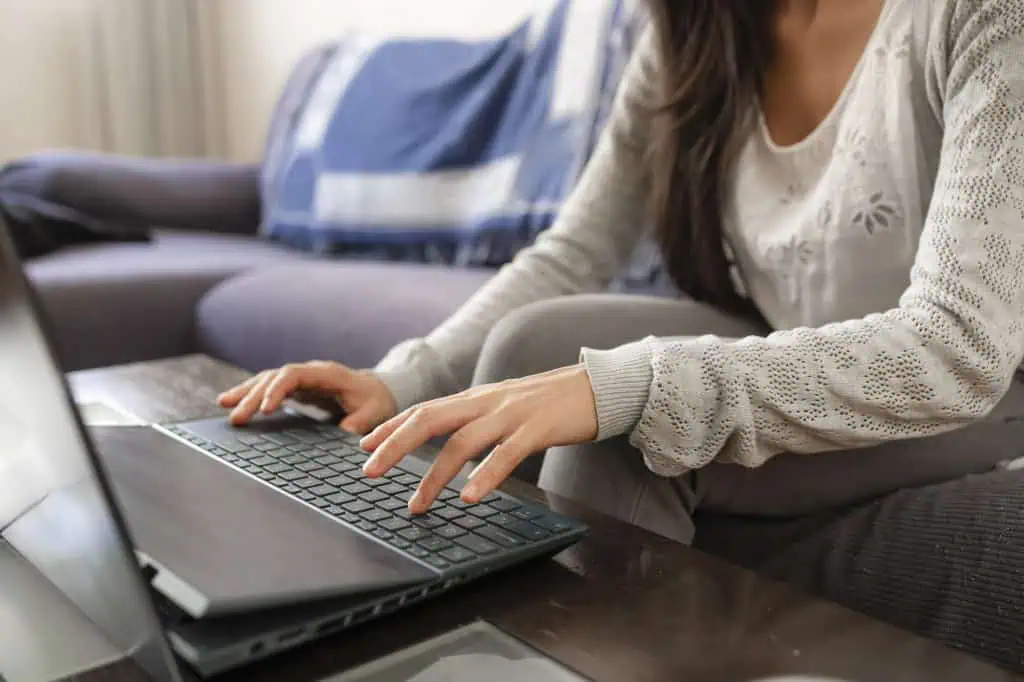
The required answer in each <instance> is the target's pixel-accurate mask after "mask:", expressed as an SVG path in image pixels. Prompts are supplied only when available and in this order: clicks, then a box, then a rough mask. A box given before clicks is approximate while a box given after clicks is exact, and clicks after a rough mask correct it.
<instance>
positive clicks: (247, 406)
mask: <svg viewBox="0 0 1024 682" xmlns="http://www.w3.org/2000/svg"><path fill="white" fill-rule="evenodd" d="M274 376H275V372H266V373H265V374H263V375H262V376H261V378H260V380H259V381H257V382H256V385H254V386H253V387H252V388H251V389H250V390H249V393H248V394H247V395H246V396H245V397H244V398H242V400H241V402H239V403H238V406H237V407H235V409H234V410H232V411H231V415H230V419H231V423H232V424H234V425H235V426H241V425H242V424H245V423H246V422H248V421H249V420H250V419H252V418H253V415H255V414H256V411H257V410H258V409H259V407H260V402H262V400H263V393H264V392H265V391H266V389H267V385H268V384H269V383H270V382H271V381H273V379H274Z"/></svg>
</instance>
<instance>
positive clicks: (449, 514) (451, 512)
mask: <svg viewBox="0 0 1024 682" xmlns="http://www.w3.org/2000/svg"><path fill="white" fill-rule="evenodd" d="M434 513H435V514H437V515H438V516H440V517H441V518H442V519H447V520H449V521H451V520H452V519H457V518H459V517H460V516H465V513H464V512H463V511H462V510H460V509H455V508H453V507H440V508H439V509H436V510H434Z"/></svg>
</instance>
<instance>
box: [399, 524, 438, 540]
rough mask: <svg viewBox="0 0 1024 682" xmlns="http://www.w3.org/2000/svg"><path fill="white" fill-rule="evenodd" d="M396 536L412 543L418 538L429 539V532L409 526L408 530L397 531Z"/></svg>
mask: <svg viewBox="0 0 1024 682" xmlns="http://www.w3.org/2000/svg"><path fill="white" fill-rule="evenodd" d="M398 534H399V535H401V536H402V537H403V538H405V539H406V540H410V541H412V542H415V541H416V540H419V539H420V538H428V537H430V531H428V530H425V529H423V528H420V527H418V526H409V527H408V528H405V529H403V530H400V531H398Z"/></svg>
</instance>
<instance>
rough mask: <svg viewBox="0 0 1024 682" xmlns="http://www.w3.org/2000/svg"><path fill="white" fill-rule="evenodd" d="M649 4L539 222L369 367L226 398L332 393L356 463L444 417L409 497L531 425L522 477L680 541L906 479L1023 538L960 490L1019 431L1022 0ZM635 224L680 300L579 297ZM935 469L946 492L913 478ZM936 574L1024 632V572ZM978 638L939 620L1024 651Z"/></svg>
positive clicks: (250, 407) (984, 526) (253, 406)
mask: <svg viewBox="0 0 1024 682" xmlns="http://www.w3.org/2000/svg"><path fill="white" fill-rule="evenodd" d="M652 5H653V9H654V16H653V18H654V24H653V30H652V31H651V33H650V35H648V36H647V37H646V38H645V40H644V42H643V44H642V45H641V46H640V47H639V48H638V52H637V55H636V56H635V58H634V60H633V64H632V66H631V68H630V70H629V73H628V74H627V76H626V78H625V80H624V83H623V86H622V88H621V92H620V94H619V97H618V101H617V106H616V111H615V113H614V115H613V117H612V120H611V121H610V123H609V126H608V130H607V131H606V133H605V135H604V137H603V139H602V142H601V143H600V145H599V148H598V149H597V151H596V152H595V155H594V157H593V159H592V161H591V163H590V165H589V167H588V169H587V171H586V172H585V174H584V176H583V177H582V179H581V181H580V183H579V186H578V188H577V190H576V191H575V193H574V195H573V196H572V198H571V200H570V201H569V202H568V204H567V205H566V206H565V208H564V211H563V213H562V215H561V216H560V219H559V221H558V223H557V225H556V226H555V227H553V228H552V229H551V230H550V231H549V232H547V233H546V234H544V235H543V236H542V237H541V238H540V239H538V241H537V243H536V244H535V245H534V246H533V247H531V248H529V249H526V250H525V251H523V252H522V253H521V254H520V255H519V256H518V257H517V258H516V259H515V261H514V262H513V263H512V264H511V265H509V266H508V267H506V268H504V269H503V270H502V271H501V272H500V274H498V275H497V276H496V277H495V278H494V279H493V280H492V281H491V282H490V283H489V284H488V285H487V286H485V287H484V288H483V289H482V290H481V291H480V292H479V293H478V294H477V295H476V296H475V297H474V298H473V299H472V300H470V301H469V302H468V303H467V304H466V305H465V306H464V307H463V308H462V309H461V310H460V311H459V312H458V313H456V314H455V315H454V316H453V317H452V318H451V319H449V320H448V321H447V322H445V323H444V324H443V325H441V326H440V327H439V328H438V329H437V330H436V331H434V332H433V333H432V334H431V335H430V336H428V337H427V338H425V339H417V340H412V341H409V342H406V343H404V344H402V345H400V346H398V347H397V348H395V349H394V350H393V351H392V352H391V353H390V354H389V355H388V357H387V358H386V359H385V360H384V361H383V362H382V363H381V364H380V365H379V366H378V367H377V368H376V369H375V370H373V371H355V370H351V369H348V368H345V367H342V366H339V365H336V364H331V363H321V362H314V363H310V364H306V365H300V366H289V367H285V368H282V369H279V370H272V371H268V372H264V373H262V374H260V375H259V376H257V377H255V378H254V379H252V380H250V381H248V382H246V383H244V384H242V385H240V386H238V387H236V388H234V389H232V390H231V391H228V392H227V393H225V394H224V395H223V396H222V397H221V403H222V404H223V405H224V406H228V407H232V408H234V411H233V419H234V420H235V421H236V422H237V423H242V422H244V421H246V420H247V419H249V418H251V417H252V416H253V415H254V414H255V413H256V412H257V411H260V410H262V411H264V412H272V411H274V410H276V409H277V408H278V407H279V406H280V404H281V401H282V400H283V399H284V398H285V397H286V396H288V395H290V394H292V393H293V392H295V391H297V390H300V389H313V390H319V391H323V392H326V393H329V394H331V395H334V396H336V397H337V399H338V400H339V401H340V403H341V404H342V406H343V407H344V408H345V410H346V411H347V414H348V416H347V417H346V419H345V420H344V421H343V422H342V424H341V426H342V428H345V429H349V430H352V431H355V432H359V433H361V434H368V435H366V436H365V438H364V439H363V445H364V447H365V448H366V449H367V450H368V451H370V452H372V453H373V456H372V457H371V459H370V460H369V462H367V464H366V467H365V471H366V474H367V475H368V476H380V475H382V474H383V473H385V472H386V471H387V470H388V468H389V467H391V466H393V465H394V464H395V463H397V462H398V461H400V460H401V459H402V458H403V457H404V456H405V455H406V454H408V453H409V452H410V451H411V450H413V449H414V448H416V447H417V446H419V445H421V444H423V443H424V442H426V441H427V440H428V439H430V438H432V437H435V436H443V435H450V436H451V438H450V439H449V440H448V441H447V444H446V445H445V447H444V449H443V451H442V453H441V455H440V456H439V457H438V458H437V460H436V461H435V463H434V464H433V466H432V467H431V469H430V471H429V473H428V474H427V475H426V477H425V478H424V480H423V481H422V484H421V485H420V488H419V491H418V493H417V495H416V496H415V497H414V498H413V499H412V500H411V502H410V507H411V508H412V510H413V511H415V512H422V511H424V510H426V509H427V508H428V507H429V505H430V504H431V502H432V501H433V500H434V498H435V496H436V495H437V493H438V492H439V490H440V488H441V487H442V486H443V485H444V484H445V483H447V482H448V481H449V480H450V479H451V478H452V477H453V476H454V475H455V473H456V472H457V471H459V470H460V469H461V468H462V466H463V465H464V464H465V463H466V462H467V461H468V460H470V459H472V458H475V457H477V456H478V455H481V454H484V453H485V452H487V451H489V454H487V456H486V458H485V459H484V460H483V462H482V463H481V464H480V465H479V466H478V467H477V468H476V470H475V471H474V475H473V477H472V479H471V481H470V483H469V484H468V485H467V487H466V488H465V489H464V490H463V493H462V495H463V498H464V499H465V500H466V501H469V502H472V501H476V500H479V499H480V498H481V497H483V496H484V495H486V494H487V493H488V492H489V491H490V490H492V489H493V488H494V487H495V486H497V485H498V484H499V483H500V482H501V481H502V480H503V479H504V478H505V477H507V476H508V475H509V474H510V473H511V472H512V471H513V470H514V469H515V468H516V467H517V466H518V465H519V464H520V463H521V462H522V461H523V460H524V459H525V458H527V457H528V456H529V455H531V453H537V452H542V451H545V450H549V452H548V455H547V457H546V458H545V461H544V468H543V471H542V473H541V485H542V486H543V487H545V488H547V489H550V490H552V491H554V492H558V493H561V494H563V495H566V496H569V497H572V498H576V499H579V500H581V501H583V502H584V503H587V504H590V505H592V506H596V507H598V508H601V509H604V510H605V511H608V512H610V513H612V514H615V515H617V516H620V517H622V518H625V519H626V520H629V521H632V522H635V523H639V524H641V525H644V526H646V527H648V528H651V529H653V530H656V531H658V532H661V533H664V534H666V535H669V536H671V537H674V538H677V539H679V540H682V541H690V540H691V539H692V535H693V524H692V522H691V517H692V513H693V512H694V510H695V509H702V510H711V511H715V512H724V513H729V514H745V515H763V516H768V517H771V516H799V515H807V514H812V513H815V512H821V511H823V510H841V509H846V508H848V507H849V506H850V505H852V504H854V503H857V502H863V501H864V500H868V499H873V498H880V497H881V498H883V499H887V498H885V497H884V496H886V495H888V494H890V493H894V491H901V490H902V491H908V490H909V491H919V494H920V495H922V496H923V497H919V498H914V499H919V500H927V502H921V503H920V504H919V505H918V506H919V507H920V506H921V505H924V506H926V507H928V506H931V507H936V506H943V507H948V508H949V509H951V510H952V509H956V510H966V509H967V508H968V507H969V506H970V505H971V504H973V505H975V507H973V508H972V509H973V511H961V512H958V513H960V517H957V516H956V513H954V512H949V513H948V514H947V513H946V510H943V514H946V516H945V517H938V516H936V517H935V519H936V520H935V521H934V523H936V524H938V523H942V524H946V525H944V526H943V527H947V526H948V527H955V528H958V529H962V530H964V532H967V533H976V534H981V535H982V536H985V535H986V534H988V535H994V534H995V533H996V532H997V531H998V532H1001V533H1003V536H1000V537H1005V534H1006V533H1010V534H1013V533H1016V537H1019V536H1020V531H1019V530H1017V529H1018V528H1019V527H1020V525H1021V523H1024V519H1021V517H1020V514H1019V513H1017V515H1016V517H1015V519H1016V521H1014V522H1013V523H1011V522H1008V521H1006V517H1005V514H1004V515H1003V516H991V515H989V516H986V515H984V514H982V513H980V512H978V510H979V509H981V510H984V509H991V505H989V504H988V501H986V499H985V495H986V494H989V493H985V490H987V488H985V486H981V487H980V488H978V486H974V487H968V488H966V489H965V488H963V487H962V486H963V485H965V483H964V482H965V481H966V482H972V481H974V480H975V479H968V478H965V476H967V475H968V474H972V473H979V472H991V471H996V470H998V468H999V467H1000V465H1001V463H1004V462H1006V461H1009V460H1012V459H1013V458H1015V457H1019V456H1020V454H1022V453H1021V452H1020V451H1019V450H1018V445H1017V442H1018V441H1017V438H1016V435H1017V434H1018V433H1019V431H1014V430H1013V429H1014V428H1015V422H1014V420H1015V419H1017V418H1024V390H1022V387H1021V385H1020V384H1019V383H1014V382H1013V379H1014V375H1015V372H1016V370H1017V369H1018V366H1019V365H1020V364H1021V360H1022V356H1024V286H1022V285H1024V281H1022V277H1024V275H1022V273H1024V62H1022V61H1021V55H1024V3H1021V2H1020V1H1019V0H777V1H776V2H774V3H770V2H761V1H759V0H686V1H680V0H658V1H656V2H653V3H652ZM648 219H649V220H648ZM649 222H652V223H653V229H654V236H655V237H656V239H657V242H658V243H659V245H660V247H661V251H662V255H663V259H664V262H665V264H666V267H667V269H668V271H669V273H670V274H671V276H672V278H673V280H674V281H675V283H676V284H677V285H678V287H679V289H680V290H681V291H682V292H684V293H685V297H681V298H682V300H662V299H643V298H637V297H614V296H608V295H599V294H594V293H592V292H599V291H601V290H602V289H603V288H605V286H606V285H607V284H608V282H609V281H610V280H611V279H612V278H613V277H614V276H615V275H616V274H617V273H618V271H619V270H620V268H622V267H623V265H624V263H625V262H626V260H627V258H628V257H629V255H630V254H631V252H632V250H633V248H634V247H635V245H636V244H637V243H638V241H639V240H640V239H641V238H642V237H643V235H644V227H643V226H645V225H647V224H648V223H649ZM581 294H583V295H581ZM772 329H774V330H778V331H774V332H772V333H768V332H769V331H770V330H772ZM581 348H582V352H581ZM516 377H521V378H516ZM470 384H472V385H473V386H475V387H474V388H470V389H468V390H463V389H465V387H466V386H468V385H470ZM925 437H927V438H925ZM627 438H628V441H627ZM979 442H980V443H982V444H983V446H981V447H979V445H978V444H979ZM645 465H646V466H645ZM989 478H992V479H997V481H996V483H995V484H994V486H995V488H998V489H999V490H1000V491H1005V489H1007V486H1010V487H1011V488H1012V487H1014V486H1016V485H1017V484H1018V483H1024V477H1019V476H1017V475H1016V474H1014V473H1011V472H1003V473H994V474H990V476H989ZM986 480H988V479H986ZM1008 481H1009V483H1008ZM942 482H951V483H949V484H948V485H955V486H961V487H954V488H949V489H946V488H942V486H939V488H937V489H936V488H934V487H933V488H927V489H920V487H921V486H925V485H928V484H934V483H942ZM970 485H972V486H973V485H974V484H973V483H971V484H970ZM1000 486H1001V487H1000ZM995 488H993V490H994V489H995ZM979 490H980V492H978V491H979ZM925 491H926V492H925ZM894 494H898V493H894ZM998 494H999V495H1002V494H1003V493H1001V492H1000V493H998ZM991 495H997V493H995V492H993V493H991ZM993 499H994V498H993ZM1000 499H1002V498H1000ZM965 500H966V501H965ZM997 506H998V505H997ZM999 508H1000V509H1010V508H1009V507H1006V506H1005V505H1003V506H999ZM908 509H910V511H908V512H907V513H908V514H911V515H912V516H914V518H915V519H916V521H915V523H919V522H920V518H919V517H918V516H916V514H917V507H914V505H913V504H910V505H909V507H908ZM1007 513H1009V512H1007ZM1015 513H1016V512H1015ZM958 523H961V524H963V525H961V526H958V525H957V524H958ZM907 532H908V533H909V531H907ZM915 538H919V536H918V535H911V536H910V537H909V539H908V540H907V541H908V542H911V541H914V539H915ZM929 542H931V541H929ZM931 544H932V545H934V542H931ZM925 546H926V547H927V546H929V544H928V543H925ZM960 549H961V550H962V549H963V547H960ZM876 550H877V548H876ZM956 550H957V548H955V547H954V548H952V549H949V552H947V554H946V555H944V556H947V558H948V557H952V559H950V560H951V561H953V563H954V564H955V563H956V561H959V560H960V559H958V558H957V557H961V555H960V554H957V553H956ZM826 551H827V550H825V549H823V550H822V553H825V552H826ZM961 554H962V553H961ZM1018 556H1019V555H1018ZM961 558H963V557H961ZM835 559H836V557H835V556H833V555H829V556H825V555H824V554H819V555H818V556H817V557H816V558H815V560H816V561H819V562H823V564H827V563H828V562H830V561H833V560H835ZM839 559H840V560H841V557H839ZM964 560H966V559H964ZM1008 564H1009V560H1006V561H1005V562H1004V563H998V562H997V564H996V565H995V566H992V567H989V566H986V569H989V571H990V573H991V574H992V575H993V576H994V575H995V574H997V573H999V572H1000V570H1001V571H1003V572H1004V573H1006V575H1010V573H1011V572H1012V571H1013V570H1014V569H1013V567H1012V565H1008ZM821 570H823V571H827V570H828V568H827V566H824V565H823V567H822V569H821ZM1018 570H1019V567H1018ZM927 575H928V574H927V573H922V574H921V577H920V579H921V580H925V579H926V578H927ZM890 577H892V576H890ZM893 579H895V578H893ZM998 579H999V577H998V576H996V577H990V578H989V580H998ZM936 580H937V581H938V582H940V583H941V584H940V585H936V589H942V590H943V591H944V593H946V594H952V598H954V599H963V600H967V602H961V605H963V604H965V603H966V605H967V606H968V607H969V608H971V609H973V612H972V613H971V616H970V617H971V618H974V619H982V620H983V621H985V622H986V623H988V622H991V623H994V625H993V627H995V628H999V627H1002V628H1009V632H1010V633H1011V634H1010V637H1012V636H1013V635H1012V633H1013V632H1014V631H1016V632H1020V631H1021V629H1022V628H1024V625H1022V623H1021V620H1020V619H1021V616H1020V615H1019V614H1020V612H1021V611H1022V601H1021V600H1024V593H1022V590H1021V587H1020V585H1019V581H1017V582H1010V583H1008V584H1009V585H1010V586H1011V589H1012V592H1011V593H1010V595H1009V596H1007V595H1004V597H1003V598H1004V599H1011V604H1012V606H1011V607H1010V608H1009V609H1001V608H999V606H998V604H997V602H996V601H994V600H993V599H992V598H987V597H986V596H985V595H986V593H984V592H982V594H981V595H980V596H979V594H978V593H976V592H971V591H970V590H967V589H966V588H961V589H960V592H957V590H958V586H957V584H955V582H956V581H953V580H948V579H946V578H945V577H941V578H936ZM946 583H951V584H946ZM879 584H881V583H879ZM993 589H995V588H994V587H993ZM1014 595H1016V596H1014ZM890 598H891V597H890ZM1013 599H1017V601H1016V603H1015V604H1013V602H1012V600H1013ZM970 600H975V601H970ZM907 608H911V609H912V608H915V606H914V605H913V604H911V605H909V606H907ZM928 608H931V607H930V606H929V607H928ZM932 615H936V614H932ZM944 618H945V620H943V619H944ZM957 618H960V619H961V620H960V621H958V620H957ZM985 619H988V620H985ZM1014 619H1016V620H1014ZM962 620H963V616H957V614H956V613H953V614H950V613H940V614H938V615H937V616H936V618H935V619H933V621H931V622H930V624H929V625H928V627H929V628H931V631H932V632H931V634H939V635H941V634H942V633H943V632H944V631H945V630H946V629H948V628H949V623H953V624H954V625H953V627H956V626H957V623H960V624H962V622H961V621H962ZM947 634H948V633H947ZM986 637H989V638H990V639H986ZM991 637H995V635H991V636H990V635H987V634H983V633H982V634H973V635H971V634H969V635H962V636H961V638H960V640H958V641H961V643H964V642H963V640H968V641H966V643H964V645H965V646H972V647H974V648H975V650H976V651H979V652H980V653H985V654H986V655H989V656H995V657H996V658H998V659H999V660H1001V662H1003V663H1004V664H1008V665H1013V666H1018V667H1021V668H1024V660H1022V658H1021V657H1022V656H1024V654H1022V653H1021V649H1022V648H1024V647H1018V648H1017V650H1016V651H1013V650H1012V648H1011V649H1009V650H1004V651H1001V652H1000V651H996V652H993V650H992V649H993V647H994V646H995V647H996V648H998V647H999V646H1002V644H999V643H997V644H996V645H992V642H993V641H995V640H992V639H991ZM1002 641H1003V640H998V642H1002ZM1007 641H1009V640H1007Z"/></svg>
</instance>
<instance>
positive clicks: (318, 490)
mask: <svg viewBox="0 0 1024 682" xmlns="http://www.w3.org/2000/svg"><path fill="white" fill-rule="evenodd" d="M337 491H338V489H337V488H335V487H334V486H333V485H318V486H317V487H315V488H310V489H309V492H311V493H313V494H314V495H319V496H320V497H327V496H328V495H333V494H334V493H336V492H337Z"/></svg>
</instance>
